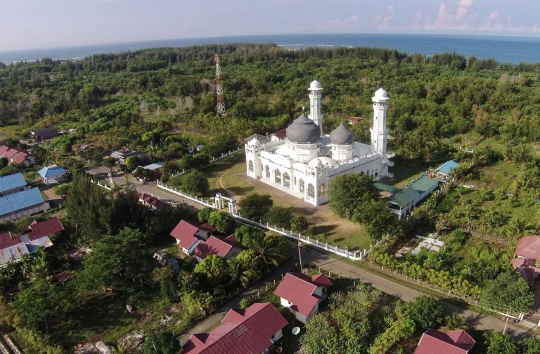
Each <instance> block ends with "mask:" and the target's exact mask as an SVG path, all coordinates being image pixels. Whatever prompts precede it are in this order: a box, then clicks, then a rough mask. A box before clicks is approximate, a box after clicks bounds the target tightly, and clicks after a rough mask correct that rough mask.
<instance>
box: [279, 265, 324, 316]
mask: <svg viewBox="0 0 540 354" xmlns="http://www.w3.org/2000/svg"><path fill="white" fill-rule="evenodd" d="M329 286H332V282H331V281H330V280H329V279H328V278H327V277H326V276H325V275H324V274H316V275H314V276H312V277H309V276H307V275H305V274H302V273H287V274H285V276H284V277H283V280H281V282H280V283H279V285H278V286H277V288H276V290H274V294H276V295H277V296H279V297H281V298H284V299H285V300H287V301H289V302H291V303H292V306H291V309H293V310H294V311H297V312H299V313H301V314H302V315H305V316H309V314H310V313H311V311H313V309H314V308H315V306H316V305H317V304H318V303H319V300H320V298H319V297H318V296H316V295H313V292H314V291H315V289H317V287H329Z"/></svg>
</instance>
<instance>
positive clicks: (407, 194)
mask: <svg viewBox="0 0 540 354" xmlns="http://www.w3.org/2000/svg"><path fill="white" fill-rule="evenodd" d="M419 196H420V194H419V193H418V192H417V191H416V190H415V189H414V188H413V187H412V186H408V187H407V188H405V189H402V190H401V191H399V192H398V193H396V194H394V195H393V196H391V197H390V198H388V201H389V202H393V203H395V204H397V205H398V206H399V207H400V208H405V207H406V206H407V205H409V204H410V203H412V202H413V201H414V200H415V199H416V198H418V197H419Z"/></svg>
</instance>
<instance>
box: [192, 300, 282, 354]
mask: <svg viewBox="0 0 540 354" xmlns="http://www.w3.org/2000/svg"><path fill="white" fill-rule="evenodd" d="M287 324H288V322H287V320H286V319H285V318H284V317H283V316H282V315H281V314H280V313H279V311H278V310H276V308H275V307H274V306H273V305H272V304H271V303H269V302H266V303H257V304H253V305H251V306H250V307H248V308H247V309H245V310H230V311H229V313H228V314H227V316H226V317H225V318H224V319H223V321H222V322H221V325H220V326H219V327H217V328H216V329H214V330H213V331H212V332H210V333H200V334H194V335H192V336H191V337H190V338H189V340H188V342H187V343H186V344H185V345H184V347H183V349H184V352H183V353H185V354H223V353H227V354H247V353H250V354H251V353H253V354H259V353H262V352H264V351H265V350H266V349H268V348H269V347H270V346H272V344H273V342H272V341H271V340H270V338H272V336H273V335H275V334H276V333H278V332H279V331H280V330H282V329H283V328H284V327H285V326H286V325H287Z"/></svg>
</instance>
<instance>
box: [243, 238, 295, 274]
mask: <svg viewBox="0 0 540 354" xmlns="http://www.w3.org/2000/svg"><path fill="white" fill-rule="evenodd" d="M289 248H290V247H289V244H288V242H287V240H286V239H285V237H284V236H279V235H267V236H266V237H264V238H263V239H257V240H256V242H253V244H252V246H251V249H252V250H253V251H254V253H255V254H256V255H257V257H259V260H260V262H261V264H262V266H263V269H264V270H265V271H268V270H269V269H270V268H269V267H270V266H275V267H277V266H278V265H279V264H280V263H281V262H283V261H284V260H285V259H286V258H287V256H288V255H289Z"/></svg>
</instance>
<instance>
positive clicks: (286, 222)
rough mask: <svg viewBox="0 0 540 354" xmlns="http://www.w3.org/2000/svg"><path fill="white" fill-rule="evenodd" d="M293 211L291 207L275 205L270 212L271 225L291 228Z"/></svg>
mask: <svg viewBox="0 0 540 354" xmlns="http://www.w3.org/2000/svg"><path fill="white" fill-rule="evenodd" d="M291 219H292V213H291V211H290V210H289V209H287V208H283V207H280V206H273V207H272V208H270V211H269V212H268V216H267V220H268V223H269V224H270V226H276V227H278V228H285V229H287V230H290V229H291Z"/></svg>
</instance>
